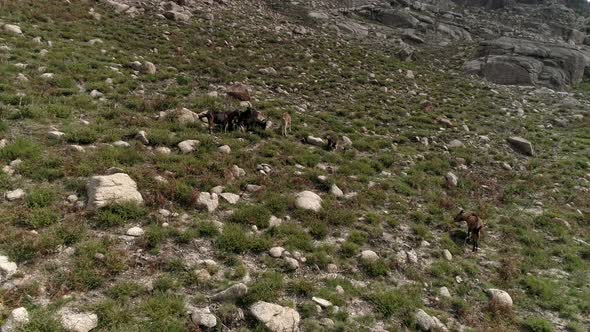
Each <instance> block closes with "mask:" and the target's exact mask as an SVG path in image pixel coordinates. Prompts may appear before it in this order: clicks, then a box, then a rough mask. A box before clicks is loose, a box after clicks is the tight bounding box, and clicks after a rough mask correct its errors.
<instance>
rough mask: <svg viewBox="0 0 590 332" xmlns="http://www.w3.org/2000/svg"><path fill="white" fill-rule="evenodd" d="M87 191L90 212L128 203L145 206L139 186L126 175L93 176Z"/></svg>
mask: <svg viewBox="0 0 590 332" xmlns="http://www.w3.org/2000/svg"><path fill="white" fill-rule="evenodd" d="M86 191H87V194H88V205H87V209H89V210H95V209H98V208H102V207H105V206H107V205H109V204H118V203H126V202H134V203H137V204H143V197H142V196H141V193H140V192H139V191H137V184H136V183H135V181H133V179H131V177H129V175H127V174H125V173H116V174H112V175H103V176H93V177H91V178H90V181H88V184H87V185H86Z"/></svg>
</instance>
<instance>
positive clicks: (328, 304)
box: [311, 296, 333, 308]
mask: <svg viewBox="0 0 590 332" xmlns="http://www.w3.org/2000/svg"><path fill="white" fill-rule="evenodd" d="M311 300H312V301H313V302H315V303H317V304H319V305H320V306H321V307H322V308H327V307H331V306H333V304H332V302H330V301H328V300H324V299H322V298H319V297H315V296H314V297H312V298H311Z"/></svg>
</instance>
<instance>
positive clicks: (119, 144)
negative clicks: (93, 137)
mask: <svg viewBox="0 0 590 332" xmlns="http://www.w3.org/2000/svg"><path fill="white" fill-rule="evenodd" d="M113 146H114V147H116V148H128V147H131V144H129V143H127V142H125V141H116V142H113Z"/></svg>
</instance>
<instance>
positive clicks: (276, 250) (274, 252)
mask: <svg viewBox="0 0 590 332" xmlns="http://www.w3.org/2000/svg"><path fill="white" fill-rule="evenodd" d="M283 252H285V248H283V247H272V248H270V250H269V251H268V254H269V255H270V257H274V258H279V257H281V256H282V255H283Z"/></svg>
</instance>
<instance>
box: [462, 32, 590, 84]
mask: <svg viewBox="0 0 590 332" xmlns="http://www.w3.org/2000/svg"><path fill="white" fill-rule="evenodd" d="M585 64H586V62H585V58H584V55H583V54H582V52H580V51H579V50H577V49H575V48H572V47H568V46H563V45H558V44H553V43H545V42H538V41H530V40H521V39H515V38H508V37H502V38H498V39H496V40H491V41H484V42H481V44H480V47H479V50H478V52H477V54H476V59H475V60H472V61H469V62H467V63H466V64H465V70H466V71H467V72H468V73H472V74H477V75H480V76H483V77H485V78H486V79H487V80H489V81H491V82H494V83H497V84H518V85H544V86H548V87H552V88H559V89H562V88H564V87H566V86H569V85H574V84H576V83H578V82H580V81H581V80H582V77H583V75H584V67H585Z"/></svg>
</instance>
